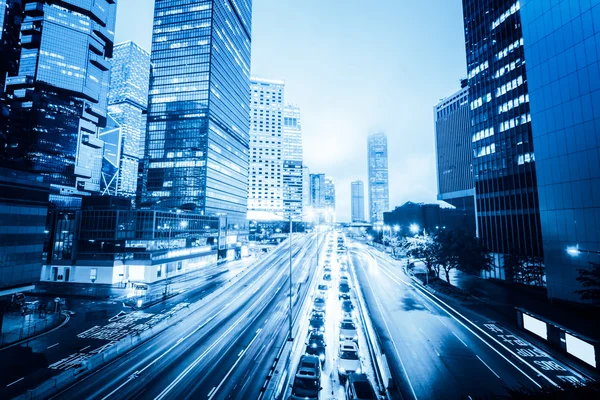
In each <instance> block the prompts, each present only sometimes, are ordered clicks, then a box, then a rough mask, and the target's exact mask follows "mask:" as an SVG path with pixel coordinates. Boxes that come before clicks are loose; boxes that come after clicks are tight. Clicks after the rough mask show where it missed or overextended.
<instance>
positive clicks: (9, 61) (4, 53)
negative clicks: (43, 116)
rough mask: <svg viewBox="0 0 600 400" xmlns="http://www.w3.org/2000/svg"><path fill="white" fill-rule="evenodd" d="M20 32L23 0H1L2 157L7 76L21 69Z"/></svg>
mask: <svg viewBox="0 0 600 400" xmlns="http://www.w3.org/2000/svg"><path fill="white" fill-rule="evenodd" d="M20 32H21V0H0V158H2V152H3V151H4V144H5V135H6V134H7V133H8V115H9V112H10V106H9V102H8V98H7V96H6V93H5V92H4V85H5V83H6V76H8V75H10V76H14V75H16V74H17V72H18V70H19V54H20V51H21V46H20V44H19V37H20Z"/></svg>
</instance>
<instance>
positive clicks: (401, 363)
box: [363, 258, 417, 400]
mask: <svg viewBox="0 0 600 400" xmlns="http://www.w3.org/2000/svg"><path fill="white" fill-rule="evenodd" d="M371 261H373V262H374V263H375V264H377V261H375V259H374V258H371V259H369V264H370V263H371ZM363 273H364V274H365V276H366V277H367V282H368V283H369V287H370V288H371V293H373V294H375V291H374V290H373V285H371V279H370V278H369V274H368V272H367V271H366V270H365V269H364V268H363ZM373 297H374V298H375V303H376V304H377V308H378V309H379V313H380V314H381V319H382V320H383V323H384V324H385V328H386V330H387V332H388V335H389V337H390V340H391V342H392V344H393V345H394V350H395V351H396V355H397V356H398V360H399V361H400V366H401V367H402V371H403V372H404V376H406V381H407V382H408V386H409V387H410V391H411V393H412V395H413V397H414V398H415V400H417V394H416V393H415V389H414V388H413V385H412V382H411V381H410V378H409V377H408V371H407V370H406V366H405V365H404V362H403V361H402V357H400V351H399V350H398V346H396V341H395V340H394V339H392V332H391V331H390V327H389V326H388V323H387V320H386V319H385V316H384V314H383V309H382V308H381V304H380V303H379V299H378V298H377V296H373Z"/></svg>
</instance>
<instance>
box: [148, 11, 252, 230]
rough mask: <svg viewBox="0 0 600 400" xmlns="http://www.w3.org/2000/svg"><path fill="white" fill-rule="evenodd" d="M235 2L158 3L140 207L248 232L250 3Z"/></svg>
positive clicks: (153, 36) (153, 40)
mask: <svg viewBox="0 0 600 400" xmlns="http://www.w3.org/2000/svg"><path fill="white" fill-rule="evenodd" d="M235 4H236V6H235V7H231V6H230V3H229V2H222V1H215V0H190V1H185V2H182V1H181V0H157V1H156V2H155V8H154V27H153V34H152V52H151V61H152V76H151V80H150V94H149V98H148V116H147V118H148V121H147V133H146V144H145V153H144V167H143V168H144V172H143V177H142V187H141V193H142V201H141V203H143V204H144V205H151V204H154V205H156V206H164V207H171V208H174V207H184V208H187V209H195V210H197V211H199V212H201V213H204V214H205V215H216V214H227V216H228V223H229V224H231V228H232V229H239V230H240V232H241V234H247V229H248V227H247V223H246V212H247V207H248V155H249V154H248V153H249V119H248V115H249V113H250V111H249V104H250V96H249V90H248V88H249V87H250V42H251V22H252V21H251V20H252V4H251V1H249V0H238V1H236V3H235ZM183 16H185V17H183Z"/></svg>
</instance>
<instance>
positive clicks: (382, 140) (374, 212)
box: [368, 132, 390, 224]
mask: <svg viewBox="0 0 600 400" xmlns="http://www.w3.org/2000/svg"><path fill="white" fill-rule="evenodd" d="M368 160H369V215H370V218H371V223H372V224H379V223H383V212H384V211H388V210H389V208H390V194H389V183H388V151H387V136H386V135H385V133H382V132H380V133H374V134H372V135H369V140H368Z"/></svg>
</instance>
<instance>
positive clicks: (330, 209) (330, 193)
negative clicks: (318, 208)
mask: <svg viewBox="0 0 600 400" xmlns="http://www.w3.org/2000/svg"><path fill="white" fill-rule="evenodd" d="M323 217H324V219H325V222H326V223H328V224H333V223H335V182H334V181H333V178H331V177H329V176H326V177H325V209H324V210H323Z"/></svg>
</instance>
